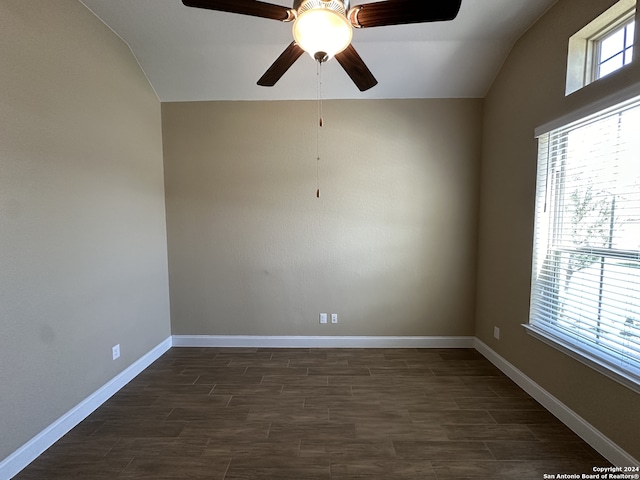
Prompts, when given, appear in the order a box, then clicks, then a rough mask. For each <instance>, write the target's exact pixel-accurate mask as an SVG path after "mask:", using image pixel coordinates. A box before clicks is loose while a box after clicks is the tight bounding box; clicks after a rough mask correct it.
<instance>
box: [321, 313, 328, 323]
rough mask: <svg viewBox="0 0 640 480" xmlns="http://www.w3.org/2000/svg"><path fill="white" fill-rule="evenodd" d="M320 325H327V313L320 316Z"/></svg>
mask: <svg viewBox="0 0 640 480" xmlns="http://www.w3.org/2000/svg"><path fill="white" fill-rule="evenodd" d="M320 323H322V324H325V323H327V314H326V313H321V314H320Z"/></svg>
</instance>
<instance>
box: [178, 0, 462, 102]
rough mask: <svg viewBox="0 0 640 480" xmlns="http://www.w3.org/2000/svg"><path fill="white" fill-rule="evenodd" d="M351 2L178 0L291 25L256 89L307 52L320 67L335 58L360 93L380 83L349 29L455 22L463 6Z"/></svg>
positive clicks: (399, 0)
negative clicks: (353, 42) (290, 3)
mask: <svg viewBox="0 0 640 480" xmlns="http://www.w3.org/2000/svg"><path fill="white" fill-rule="evenodd" d="M349 1H350V0H294V2H293V8H286V7H283V6H280V5H274V4H271V3H265V2H260V1H258V0H182V3H183V4H184V5H186V6H187V7H196V8H204V9H208V10H217V11H222V12H230V13H239V14H242V15H252V16H255V17H261V18H269V19H273V20H280V21H283V22H293V37H294V40H293V42H291V44H290V45H289V46H288V47H287V48H286V49H285V50H284V52H282V54H280V56H279V57H278V58H277V59H276V61H275V62H274V63H273V64H272V65H271V66H270V67H269V69H268V70H267V71H266V72H265V74H264V75H263V76H262V77H261V78H260V79H259V80H258V85H261V86H264V87H272V86H274V85H275V84H276V82H277V81H278V80H280V78H281V77H282V76H283V75H284V74H285V73H286V71H287V70H289V68H290V67H291V65H293V64H294V63H295V61H296V60H297V59H298V58H299V57H300V56H301V55H302V53H303V52H307V53H309V55H311V56H312V57H313V58H314V59H315V60H317V61H318V62H319V63H323V62H326V61H327V60H329V59H330V58H332V57H334V56H335V57H336V60H337V61H338V63H339V64H340V65H341V66H342V68H343V69H344V70H345V71H346V72H347V74H348V75H349V77H351V80H353V82H354V83H355V84H356V86H357V87H358V89H360V91H365V90H368V89H370V88H371V87H373V86H375V85H376V84H377V83H378V81H377V80H376V79H375V78H374V76H373V74H372V73H371V71H370V70H369V68H368V67H367V66H366V65H365V63H364V61H363V60H362V58H360V55H358V52H356V50H355V48H353V45H351V37H352V27H353V28H369V27H380V26H385V25H404V24H409V23H424V22H439V21H447V20H453V19H454V18H456V16H457V15H458V11H459V10H460V5H461V4H462V0H386V1H377V2H373V3H364V4H361V5H355V6H354V7H353V8H349Z"/></svg>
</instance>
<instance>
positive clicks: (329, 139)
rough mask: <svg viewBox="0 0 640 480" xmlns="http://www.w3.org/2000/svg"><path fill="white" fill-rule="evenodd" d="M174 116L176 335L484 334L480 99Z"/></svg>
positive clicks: (186, 110)
mask: <svg viewBox="0 0 640 480" xmlns="http://www.w3.org/2000/svg"><path fill="white" fill-rule="evenodd" d="M162 112H163V129H164V154H165V175H166V180H165V183H166V198H167V222H168V227H167V229H168V237H169V271H170V285H171V309H172V310H171V312H172V331H173V334H175V335H185V334H204V335H206V334H254V335H471V334H473V329H474V326H473V325H474V323H473V322H474V320H473V315H474V309H475V264H476V231H477V184H478V160H479V153H480V137H481V135H480V132H481V123H480V121H481V116H482V101H481V100H418V101H413V100H410V101H407V100H388V101H327V102H325V103H324V120H325V126H324V127H323V131H322V132H321V142H320V143H321V162H320V184H321V198H320V199H317V198H316V196H315V193H316V122H317V120H316V103H315V102H210V103H165V104H163V106H162ZM320 312H329V313H330V312H335V313H338V314H339V324H338V325H328V326H327V325H319V323H318V314H319V313H320Z"/></svg>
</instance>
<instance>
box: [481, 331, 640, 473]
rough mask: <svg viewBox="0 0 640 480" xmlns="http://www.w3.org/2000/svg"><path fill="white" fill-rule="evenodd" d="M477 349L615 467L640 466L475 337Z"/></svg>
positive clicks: (639, 463)
mask: <svg viewBox="0 0 640 480" xmlns="http://www.w3.org/2000/svg"><path fill="white" fill-rule="evenodd" d="M474 348H475V349H476V350H477V351H478V352H480V353H481V354H482V355H483V356H484V357H485V358H486V359H487V360H489V361H490V362H491V363H493V364H494V365H495V366H496V367H497V368H498V369H500V370H501V371H502V373H504V374H505V375H506V376H507V377H509V378H510V379H511V380H513V381H514V382H515V383H516V384H517V385H518V386H519V387H520V388H522V389H523V390H524V391H525V392H527V393H528V394H529V395H531V396H532V397H533V398H535V399H536V401H538V402H539V403H540V404H541V405H542V406H543V407H544V408H546V409H547V410H549V412H551V413H552V414H553V415H555V417H556V418H557V419H558V420H560V421H561V422H562V423H564V424H565V425H566V426H567V427H569V428H570V429H571V430H573V432H574V433H575V434H576V435H578V436H579V437H580V438H582V439H583V440H584V441H585V442H587V443H588V444H589V445H591V446H592V447H593V448H594V450H596V451H597V452H598V453H600V455H602V456H603V457H605V458H606V459H607V460H609V461H610V462H611V463H612V464H614V465H616V466H619V467H628V466H640V462H639V461H638V460H636V459H635V458H633V457H632V456H631V455H629V454H628V453H627V452H626V451H624V450H623V449H622V448H620V447H619V446H618V445H616V444H615V443H614V442H613V441H611V439H609V438H608V437H606V436H605V435H603V434H602V433H601V432H600V431H599V430H597V429H596V428H595V427H594V426H593V425H591V424H590V423H589V422H587V421H586V420H585V419H584V418H582V417H581V416H580V415H578V414H577V413H576V412H574V411H573V410H571V409H570V408H569V407H567V406H566V405H565V404H564V403H562V402H561V401H560V400H558V399H557V398H556V397H554V396H553V395H551V394H550V393H549V392H547V391H546V390H545V389H544V388H542V387H541V386H540V385H538V384H537V383H536V382H534V381H533V380H531V379H530V378H529V377H527V376H526V375H525V374H524V373H522V372H521V371H520V370H518V369H517V368H516V367H515V366H514V365H512V364H511V363H509V362H508V361H507V360H505V359H504V358H503V357H501V356H500V355H498V354H497V353H496V352H495V351H494V350H492V349H491V348H489V347H488V346H487V345H486V344H485V343H483V342H482V341H480V340H479V339H477V338H476V339H475V342H474Z"/></svg>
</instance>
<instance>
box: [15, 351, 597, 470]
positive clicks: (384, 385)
mask: <svg viewBox="0 0 640 480" xmlns="http://www.w3.org/2000/svg"><path fill="white" fill-rule="evenodd" d="M596 465H597V466H606V465H609V462H607V461H606V460H605V459H604V458H603V457H602V456H600V455H599V454H598V453H597V452H595V451H594V450H593V449H592V448H591V447H589V445H587V444H586V443H585V442H584V441H582V440H581V439H580V438H579V437H577V436H576V435H575V434H574V433H573V432H571V431H570V430H569V429H568V428H567V427H565V426H564V425H563V424H562V423H560V422H559V421H558V420H557V419H556V418H555V417H553V416H552V415H551V414H550V413H548V412H547V411H546V410H545V409H544V408H542V406H540V405H539V404H538V403H537V402H536V401H535V400H533V399H532V398H531V397H530V396H529V395H527V394H526V393H525V392H524V391H522V390H521V389H520V388H518V387H517V386H516V385H515V384H514V383H513V382H512V381H511V380H509V379H508V378H507V377H505V376H504V375H503V374H502V373H501V372H500V371H499V370H498V369H496V368H495V367H494V366H493V365H491V364H490V363H489V362H488V361H487V360H486V359H484V358H483V357H482V356H481V355H480V354H478V353H477V352H476V351H475V350H445V349H442V350H440V349H428V350H423V349H375V350H373V349H266V348H257V349H220V348H172V349H171V350H169V351H168V352H167V353H166V354H164V355H163V356H162V357H161V358H160V359H158V360H157V361H156V362H155V363H154V364H153V365H151V366H150V367H149V368H148V369H146V370H145V371H144V372H143V373H141V374H140V375H139V376H138V377H136V378H135V379H134V380H133V381H131V382H130V383H129V384H128V385H127V386H125V387H124V388H123V389H122V390H121V391H120V392H118V393H117V394H116V395H114V396H113V397H112V398H111V399H109V400H108V401H107V402H106V403H105V404H104V405H102V406H101V407H100V408H98V409H97V410H96V411H95V412H94V413H93V414H92V415H90V416H89V417H88V418H87V419H86V420H84V421H83V422H82V423H81V424H79V425H78V426H77V427H76V428H74V429H73V430H72V431H71V432H69V433H68V434H67V435H65V436H64V437H63V438H62V439H60V440H59V441H58V442H57V443H56V444H55V445H53V446H52V447H51V448H49V449H48V450H47V451H46V452H45V453H44V454H42V455H41V456H40V457H39V458H38V459H36V460H35V461H34V462H33V463H32V464H31V465H29V466H28V467H27V468H26V469H24V470H23V471H22V472H21V473H20V474H18V475H17V476H16V477H15V478H16V480H36V479H37V480H48V479H51V480H58V479H64V480H70V479H83V480H91V479H159V480H161V479H181V480H182V479H203V480H204V479H207V480H249V479H251V480H255V479H278V480H303V479H304V480H306V479H309V480H315V479H318V480H329V479H331V480H343V479H368V480H377V479H389V480H392V479H393V480H408V479H412V480H413V479H415V480H418V479H419V480H465V479H514V478H517V479H519V480H540V479H541V478H543V474H544V473H573V474H575V473H590V472H591V471H592V467H594V466H596Z"/></svg>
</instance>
